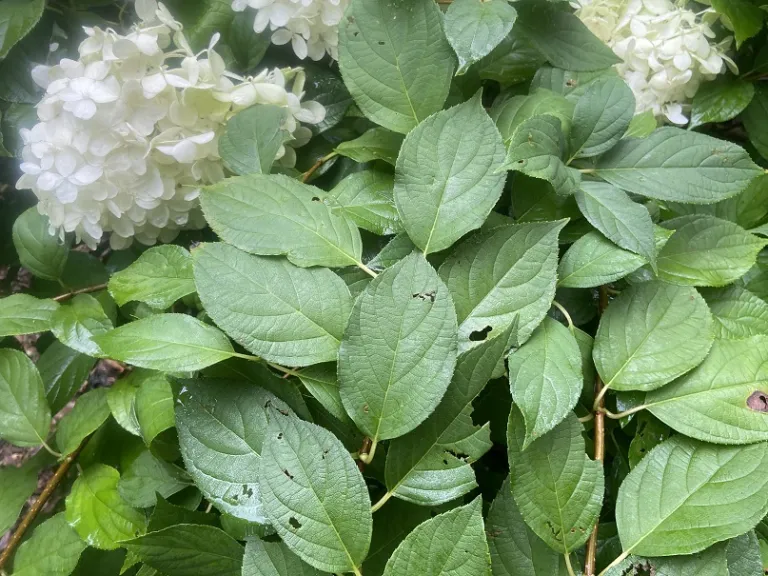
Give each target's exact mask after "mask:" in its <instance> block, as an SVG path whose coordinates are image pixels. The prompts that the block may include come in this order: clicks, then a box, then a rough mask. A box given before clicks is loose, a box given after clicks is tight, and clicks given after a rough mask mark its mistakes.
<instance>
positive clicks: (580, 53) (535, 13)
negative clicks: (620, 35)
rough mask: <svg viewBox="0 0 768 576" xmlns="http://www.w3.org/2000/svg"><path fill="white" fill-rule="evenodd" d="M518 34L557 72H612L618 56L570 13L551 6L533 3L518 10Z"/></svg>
mask: <svg viewBox="0 0 768 576" xmlns="http://www.w3.org/2000/svg"><path fill="white" fill-rule="evenodd" d="M517 11H518V20H517V24H516V27H515V28H516V29H517V30H519V31H520V32H521V33H522V34H523V35H524V36H525V38H526V39H528V40H529V41H530V42H531V44H533V45H534V46H535V47H536V49H537V50H538V51H539V52H541V54H543V55H544V56H545V57H546V59H547V60H549V62H550V63H551V64H552V65H553V66H556V67H558V68H565V69H566V70H575V71H577V72H589V71H592V70H601V69H603V68H610V67H611V66H613V65H614V64H616V63H618V62H620V59H619V57H618V56H616V55H615V54H614V53H613V51H612V50H611V49H610V48H608V46H606V45H605V44H603V42H602V41H601V40H600V39H599V38H598V37H597V36H595V35H594V34H592V32H590V31H589V29H588V28H587V27H586V26H585V25H584V24H583V23H582V22H581V20H579V19H578V18H577V17H576V15H574V14H573V13H572V12H571V11H570V10H568V9H565V10H563V9H561V8H560V7H558V6H557V5H556V4H555V3H552V2H531V3H524V4H520V5H519V6H518V8H517Z"/></svg>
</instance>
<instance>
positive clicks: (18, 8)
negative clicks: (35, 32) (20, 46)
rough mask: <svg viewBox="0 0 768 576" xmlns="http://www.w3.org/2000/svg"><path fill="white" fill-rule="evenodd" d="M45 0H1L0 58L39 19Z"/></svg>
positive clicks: (5, 54)
mask: <svg viewBox="0 0 768 576" xmlns="http://www.w3.org/2000/svg"><path fill="white" fill-rule="evenodd" d="M44 9H45V0H2V2H0V58H5V57H6V56H7V55H8V52H9V51H10V49H11V48H13V46H14V44H16V43H17V42H18V41H19V40H21V39H22V38H24V36H26V35H27V34H28V33H29V31H30V30H32V28H34V27H35V24H37V22H38V21H39V20H40V17H41V16H42V15H43V10H44Z"/></svg>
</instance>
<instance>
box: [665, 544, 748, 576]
mask: <svg viewBox="0 0 768 576" xmlns="http://www.w3.org/2000/svg"><path fill="white" fill-rule="evenodd" d="M651 563H652V566H653V570H654V573H655V574H656V576H722V575H723V574H728V576H734V575H733V574H730V573H729V570H728V561H727V558H726V547H725V545H723V544H719V545H716V546H711V547H709V548H707V549H706V550H704V551H703V552H700V553H698V554H691V555H685V556H672V557H671V558H654V559H653V560H651Z"/></svg>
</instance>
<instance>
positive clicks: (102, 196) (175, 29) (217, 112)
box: [16, 0, 325, 249]
mask: <svg viewBox="0 0 768 576" xmlns="http://www.w3.org/2000/svg"><path fill="white" fill-rule="evenodd" d="M136 10H137V13H138V14H139V17H140V19H141V22H140V23H139V24H138V25H136V26H135V27H134V28H133V29H132V30H131V31H130V32H129V33H128V34H126V35H120V34H118V33H117V32H115V31H114V30H111V29H107V30H101V29H99V28H86V29H85V32H86V34H87V35H88V38H87V39H86V40H85V41H84V42H83V43H82V44H81V45H80V48H79V53H80V58H79V60H77V61H75V60H68V59H63V60H62V61H61V62H60V63H59V64H58V65H56V66H52V67H47V66H38V67H36V68H35V69H34V70H33V78H34V79H35V81H36V82H37V83H38V84H39V85H40V86H42V87H44V88H45V89H46V93H45V96H44V97H43V99H42V101H41V102H40V104H39V105H38V108H37V113H38V118H39V120H40V122H39V123H38V124H36V125H35V126H34V127H33V128H32V129H30V130H22V132H21V136H22V139H23V141H24V149H23V153H22V155H23V156H22V158H23V162H22V164H21V170H22V172H23V175H22V177H21V178H20V179H19V181H18V183H17V185H16V186H17V188H20V189H24V188H27V189H31V190H32V191H33V192H34V193H35V195H36V196H37V198H38V199H39V203H38V210H39V211H40V213H42V214H45V215H47V216H48V217H49V220H50V226H51V233H52V234H59V235H60V236H61V237H63V236H64V234H65V233H68V232H74V233H75V235H76V236H77V239H78V241H81V240H82V241H84V242H85V243H86V244H88V246H90V247H92V248H93V247H95V246H96V244H97V243H98V242H99V240H100V239H101V238H102V235H103V234H104V233H105V232H112V235H111V237H110V243H111V245H112V247H113V248H115V249H121V248H125V247H127V246H129V245H130V244H131V242H132V240H133V238H136V240H138V241H139V242H141V243H143V244H148V245H152V244H154V243H155V242H156V241H157V240H160V241H162V242H169V241H171V240H173V238H174V237H175V236H176V235H177V234H178V231H179V230H180V229H182V228H197V227H202V226H203V225H204V224H205V222H204V221H203V219H202V215H201V214H200V212H199V209H198V208H197V206H198V200H197V198H198V195H199V193H200V187H201V186H203V185H206V184H210V183H213V182H216V181H218V180H220V179H221V178H223V177H224V173H223V169H222V162H221V159H220V158H219V155H218V139H219V136H220V134H221V133H222V131H223V128H224V125H225V123H226V121H227V119H228V118H230V117H231V116H232V115H234V114H235V113H236V112H238V111H239V110H242V109H244V108H247V107H248V106H251V105H253V104H257V103H258V104H272V105H277V106H281V107H284V108H286V109H287V110H288V111H289V113H287V114H286V121H285V122H286V125H285V129H286V131H288V132H289V133H290V134H292V138H293V139H292V140H291V141H289V142H287V143H286V144H287V145H288V146H284V147H283V149H281V151H280V153H279V156H280V162H281V163H282V164H284V165H293V163H295V158H296V157H295V153H294V151H293V149H292V148H291V147H290V146H299V145H301V144H303V143H306V141H307V140H308V139H309V138H310V136H311V132H310V130H309V129H308V128H306V127H304V126H301V124H300V123H301V122H305V123H310V124H313V123H317V122H320V121H322V119H323V118H324V116H325V109H324V108H323V107H322V106H321V105H320V104H318V103H316V102H304V103H302V102H301V97H302V95H303V93H302V90H303V84H304V75H303V73H302V72H301V71H300V70H299V69H287V70H279V69H275V70H271V71H267V70H264V71H263V72H262V73H260V74H259V75H258V76H256V77H252V78H239V77H237V76H234V75H233V74H230V73H228V72H227V71H226V70H225V66H224V62H223V60H222V59H221V57H220V56H219V55H218V54H216V52H215V51H214V50H213V46H214V44H215V43H216V40H217V38H216V37H214V39H213V40H212V42H211V45H210V46H209V48H208V49H207V50H204V51H202V52H201V53H200V54H195V53H194V52H193V51H192V49H191V48H190V47H189V44H188V43H187V41H186V39H185V37H184V35H183V33H182V29H181V25H180V24H179V23H178V22H176V21H175V20H174V19H173V17H172V16H171V15H170V14H169V13H168V11H167V10H166V8H165V7H164V6H163V5H162V4H160V5H158V4H157V3H156V1H155V0H137V3H136ZM291 83H292V91H289V90H287V87H289V86H290V84H291Z"/></svg>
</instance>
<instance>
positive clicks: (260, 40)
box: [225, 11, 315, 100]
mask: <svg viewBox="0 0 768 576" xmlns="http://www.w3.org/2000/svg"><path fill="white" fill-rule="evenodd" d="M271 38H272V33H271V32H270V31H269V30H265V31H263V32H261V33H259V34H255V33H254V30H253V14H249V13H248V12H247V11H245V12H241V13H239V14H235V17H234V18H233V19H232V23H231V24H230V26H229V34H226V38H225V42H226V45H227V46H228V47H229V48H230V49H231V50H232V55H233V56H234V57H235V60H236V61H237V63H238V64H239V65H240V68H241V69H242V70H255V69H256V67H257V66H258V65H259V62H261V60H262V58H264V54H266V52H267V48H269V47H270V45H271V44H272V41H271ZM309 99H310V100H315V98H309Z"/></svg>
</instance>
